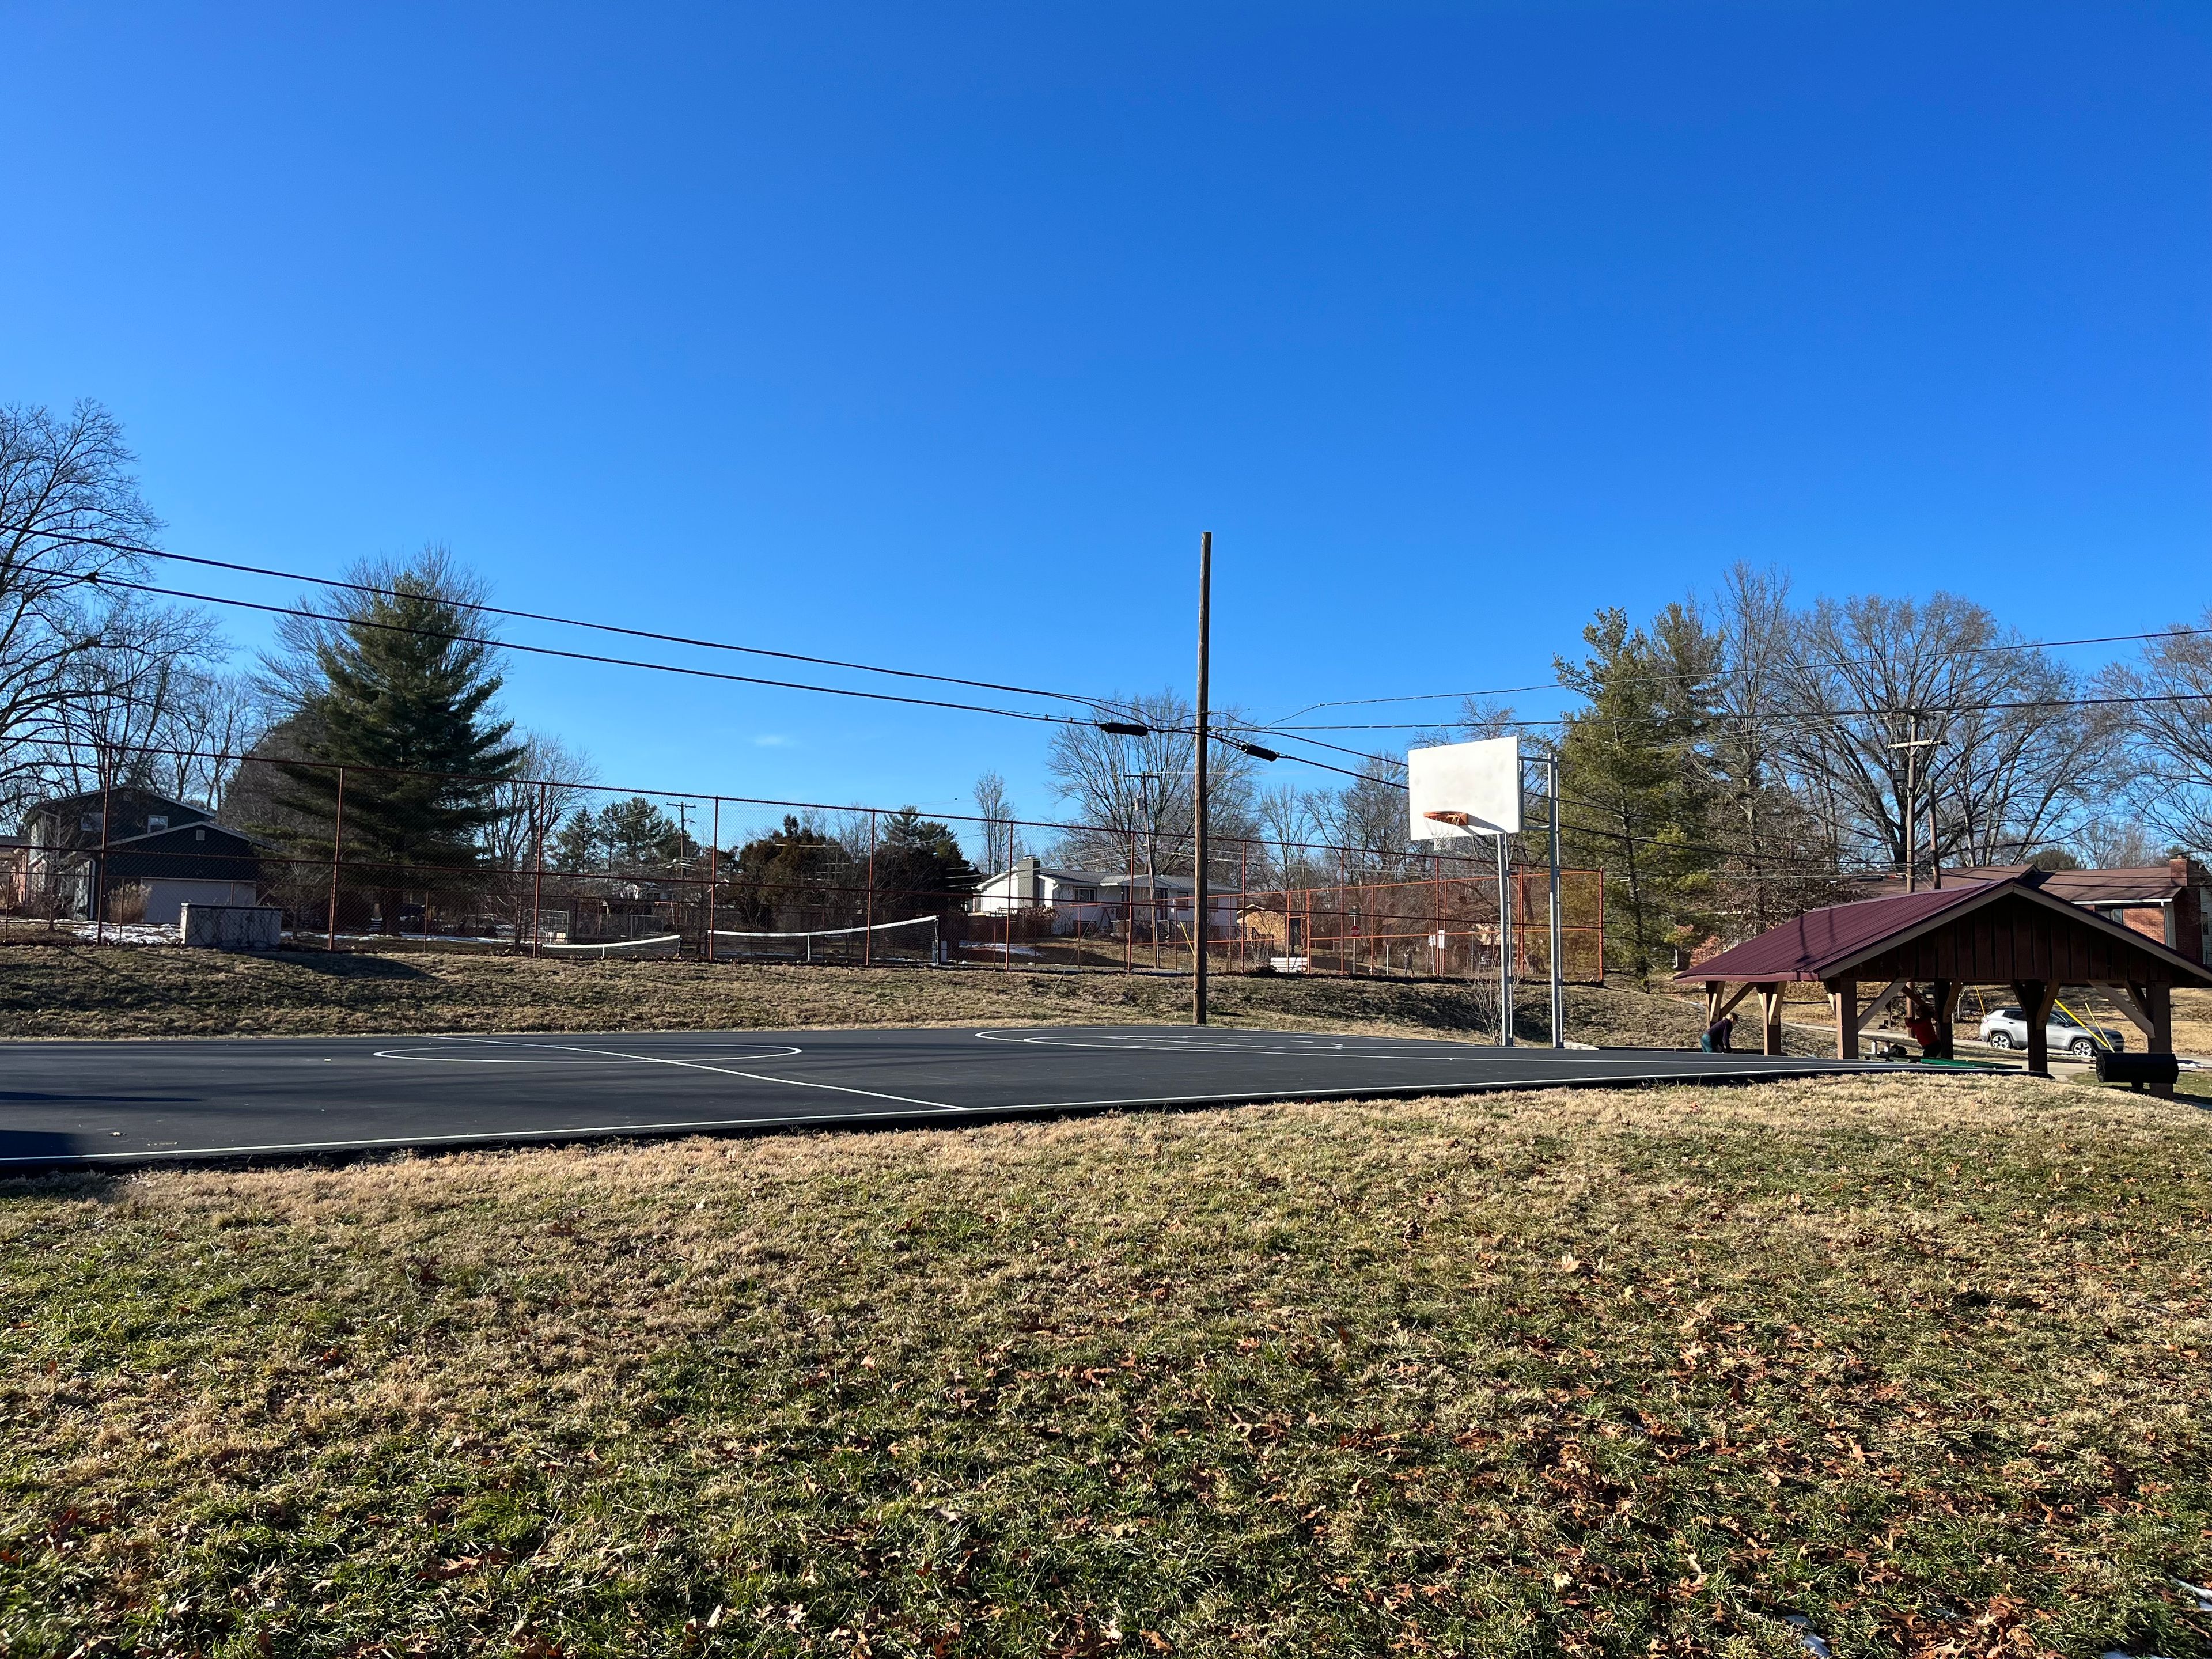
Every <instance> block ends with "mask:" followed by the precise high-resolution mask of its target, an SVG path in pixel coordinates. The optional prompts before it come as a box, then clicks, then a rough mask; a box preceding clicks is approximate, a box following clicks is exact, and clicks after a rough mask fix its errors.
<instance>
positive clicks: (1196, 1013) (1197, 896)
mask: <svg viewBox="0 0 2212 1659" xmlns="http://www.w3.org/2000/svg"><path fill="white" fill-rule="evenodd" d="M1212 606H1213V532H1212V531H1211V530H1208V531H1204V532H1200V536H1199V538H1198V739H1197V742H1198V793H1197V800H1196V805H1197V835H1196V836H1195V837H1194V839H1195V841H1196V842H1197V848H1196V857H1195V859H1194V863H1193V867H1192V871H1191V934H1192V939H1193V948H1194V950H1195V951H1196V952H1197V963H1196V968H1197V971H1196V973H1195V974H1194V975H1192V978H1191V986H1190V1021H1191V1024H1194V1025H1203V1024H1206V922H1207V921H1209V920H1210V919H1211V918H1210V910H1211V906H1210V904H1209V903H1208V901H1207V896H1206V669H1207V647H1208V643H1209V641H1208V638H1207V635H1208V634H1209V633H1210V632H1211V630H1212V623H1213V618H1212Z"/></svg>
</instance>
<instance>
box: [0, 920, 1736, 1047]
mask: <svg viewBox="0 0 2212 1659" xmlns="http://www.w3.org/2000/svg"><path fill="white" fill-rule="evenodd" d="M1189 995H1190V987H1189V984H1188V981H1184V980H1179V979H1174V978H1164V977H1158V976H1152V975H1134V976H1132V975H1121V974H1111V973H1106V974H1033V973H1024V972H1021V971H1018V970H1017V971H1015V972H1012V973H997V972H992V971H989V970H982V969H969V970H961V971H953V972H942V971H939V972H933V971H931V970H928V969H872V970H862V969H851V968H774V967H744V968H730V967H719V968H708V967H704V966H702V965H700V964H698V963H673V962H611V963H594V962H574V961H568V962H562V961H532V960H531V959H530V958H529V957H489V956H467V955H459V954H453V955H435V954H429V953H422V954H412V955H407V956H369V955H349V954H339V955H335V956H326V955H324V954H322V953H320V952H313V951H308V952H299V953H292V952H286V953H283V954H278V955H272V956H267V957H247V956H231V955H218V954H217V953H216V952H213V951H173V950H160V949H138V950H124V949H114V948H110V949H106V950H101V949H98V948H96V947H92V946H85V945H11V946H8V947H6V948H0V1030H5V1031H6V1032H8V1033H9V1035H12V1036H213V1035H227V1034H230V1033H252V1034H271V1035H273V1034H282V1033H300V1034H306V1033H322V1032H331V1031H364V1032H385V1031H470V1030H476V1031H483V1030H508V1031H513V1030H535V1031H580V1030H671V1029H692V1030H704V1029H725V1028H727V1029H744V1028H751V1029H763V1028H801V1027H820V1026H832V1025H886V1024H967V1023H969V1022H971V1021H991V1020H999V1021H1010V1022H1012V1021H1024V1020H1042V1021H1066V1022H1071V1023H1073V1022H1085V1021H1088V1022H1097V1021H1109V1022H1112V1021H1128V1022H1139V1021H1145V1020H1154V1019H1170V1020H1171V1019H1177V1018H1182V1017H1183V1016H1184V1013H1185V1011H1186V1010H1187V1009H1188V998H1189ZM1568 1000H1569V1012H1568V1021H1569V1030H1570V1034H1571V1035H1572V1036H1575V1037H1576V1038H1577V1039H1578V1040H1580V1041H1583V1042H1602V1043H1638V1042H1651V1043H1660V1044H1663V1045H1666V1046H1670V1047H1677V1048H1679V1047H1682V1046H1684V1045H1686V1044H1687V1043H1690V1042H1694V1041H1695V1039H1696V1036H1697V1031H1698V1027H1699V1024H1700V1021H1699V1016H1698V1013H1697V1011H1696V1009H1695V1007H1694V1006H1692V1004H1690V1003H1687V1002H1686V1001H1683V1000H1680V999H1679V998H1674V997H1660V996H1646V995H1644V994H1641V993H1638V992H1630V991H1584V990H1580V989H1577V990H1573V991H1571V992H1570V993H1569V999H1568ZM1486 1006H1487V1003H1486V1001H1485V1000H1483V999H1481V998H1480V997H1478V996H1476V995H1474V994H1470V993H1469V992H1468V991H1467V990H1465V989H1463V988H1461V987H1455V986H1451V985H1437V984H1417V983H1413V982H1409V981H1388V980H1324V979H1316V980H1301V979H1297V978H1265V977H1262V978H1249V977H1242V978H1235V979H1223V980H1221V981H1218V988H1217V991H1216V994H1215V997H1214V1009H1215V1012H1217V1013H1218V1015H1219V1017H1220V1018H1221V1019H1222V1020H1223V1022H1224V1023H1225V1024H1240V1023H1241V1024H1259V1025H1277V1026H1291V1025H1303V1026H1318V1025H1326V1026H1328V1027H1330V1028H1331V1029H1338V1030H1362V1029H1364V1030H1425V1031H1432V1032H1434V1031H1445V1032H1449V1031H1458V1030H1470V1029H1480V1030H1488V1029H1490V1028H1489V1027H1488V1026H1487V1025H1486V1024H1481V1023H1480V1022H1483V1021H1486V1020H1487V1019H1488V1018H1490V1016H1488V1015H1487V1014H1486V1013H1485V1012H1483V1010H1484V1008H1485V1007H1486ZM1518 1012H1519V1015H1520V1018H1518V1019H1517V1021H1516V1027H1517V1028H1518V1029H1519V1030H1522V1031H1523V1032H1525V1033H1526V1034H1528V1035H1529V1036H1542V1035H1547V1032H1546V1030H1545V1025H1544V1021H1545V1018H1546V1010H1545V1007H1544V1003H1543V999H1542V998H1541V995H1539V996H1535V997H1533V998H1529V999H1528V1000H1527V1002H1526V1004H1525V1006H1522V1008H1521V1009H1520V1010H1519V1011H1518Z"/></svg>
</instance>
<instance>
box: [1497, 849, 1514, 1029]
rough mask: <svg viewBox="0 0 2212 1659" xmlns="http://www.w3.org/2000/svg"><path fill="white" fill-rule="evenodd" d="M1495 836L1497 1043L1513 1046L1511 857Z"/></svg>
mask: <svg viewBox="0 0 2212 1659" xmlns="http://www.w3.org/2000/svg"><path fill="white" fill-rule="evenodd" d="M1507 846H1508V842H1507V841H1506V837H1505V833H1504V831H1503V830H1500V831H1499V832H1498V1046H1499V1047H1500V1048H1511V1047H1512V1046H1513V855H1512V854H1511V853H1510V852H1508V851H1507V850H1506V849H1507Z"/></svg>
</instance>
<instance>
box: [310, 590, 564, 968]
mask: <svg viewBox="0 0 2212 1659" xmlns="http://www.w3.org/2000/svg"><path fill="white" fill-rule="evenodd" d="M352 579H353V580H355V581H356V582H358V583H359V584H360V585H361V587H362V588H366V589H368V590H372V591H368V592H362V591H354V592H349V593H348V595H347V598H346V599H345V601H344V610H343V620H342V621H340V622H337V623H325V624H323V625H321V626H320V627H318V628H311V629H295V630H292V631H291V633H290V634H289V637H288V639H287V643H288V644H289V646H290V647H291V656H290V658H289V660H281V661H278V662H276V663H272V665H271V668H272V671H273V672H274V673H275V675H276V678H278V679H279V681H280V683H282V684H286V685H287V686H288V687H289V688H290V689H291V690H292V692H293V695H294V696H295V699H296V701H297V704H298V709H297V712H298V715H299V716H300V719H299V721H298V730H299V731H300V732H301V735H302V738H303V739H304V740H303V741H302V742H301V744H300V751H299V757H298V758H297V759H296V760H285V761H280V762H279V763H277V770H278V771H279V773H280V774H281V775H283V780H284V783H283V787H282V788H281V790H280V792H279V793H278V796H277V804H278V805H281V806H283V807H286V808H289V809H290V811H294V812H295V813H299V814H301V815H303V816H305V817H307V819H309V820H311V821H313V822H314V823H318V824H319V825H329V824H331V823H332V821H333V819H334V818H335V817H337V788H338V779H337V773H336V771H335V770H334V769H333V767H334V766H343V767H344V768H346V774H345V805H344V815H345V816H344V848H345V863H346V864H347V865H348V866H351V867H352V868H354V869H356V870H366V871H367V872H368V874H367V876H366V878H365V879H364V880H363V881H362V883H361V884H362V885H363V886H366V887H367V888H368V890H370V891H372V892H374V894H376V895H377V896H378V899H379V901H380V910H381V912H382V917H383V924H382V925H383V927H384V929H385V931H386V932H387V933H389V932H393V931H396V930H397V928H398V922H399V911H400V906H401V904H402V903H403V902H404V899H405V896H406V894H407V893H408V892H409V891H410V890H414V891H418V892H421V893H422V895H423V900H424V903H425V906H426V907H427V906H428V904H429V902H431V901H432V899H433V898H434V897H436V896H441V895H443V896H448V897H449V898H458V897H464V896H467V895H470V894H472V893H473V892H474V891H475V890H477V887H478V886H479V884H480V878H481V872H482V866H483V848H482V847H481V845H480V842H479V832H481V831H482V830H483V829H484V827H485V826H486V825H487V824H489V823H490V822H491V820H492V819H493V817H495V815H496V812H497V807H496V805H495V802H494V800H493V794H494V791H495V788H496V787H497V785H498V783H499V781H500V780H501V779H502V778H506V777H509V776H512V775H513V774H514V771H515V769H516V767H517V765H518V764H519V763H520V760H521V757H522V747H521V745H520V744H515V743H511V742H509V741H508V739H509V737H510V734H511V733H512V732H513V726H512V723H511V722H509V721H507V720H500V719H498V718H497V717H496V711H495V708H494V707H493V699H494V698H495V696H497V695H498V693H499V689H500V685H501V677H500V675H499V674H498V673H497V672H496V671H495V665H494V659H493V654H492V647H489V645H486V644H484V643H483V642H482V641H481V638H480V637H477V638H463V637H460V636H462V635H478V636H480V635H481V631H482V630H481V627H480V626H479V625H478V624H477V623H476V620H475V616H474V613H472V612H471V611H468V610H467V609H466V608H465V605H466V602H467V601H468V600H469V599H471V598H473V597H474V594H475V592H476V591H477V590H476V588H475V586H474V584H473V583H471V581H470V580H469V579H468V578H467V577H466V576H465V575H464V574H462V573H461V572H459V570H457V569H456V568H454V566H453V563H452V562H451V560H450V559H449V558H448V557H447V556H446V555H445V553H444V552H443V551H441V550H436V549H432V550H427V551H425V552H424V553H423V554H422V556H419V557H418V558H416V560H414V561H413V562H410V563H409V564H407V565H405V566H404V567H399V568H392V567H388V566H376V567H370V568H365V569H362V570H357V571H356V572H354V573H353V576H352ZM311 763H319V764H311ZM316 833H317V837H318V838H319V839H320V840H321V843H322V845H324V846H327V845H328V844H329V842H328V838H327V832H326V831H323V830H320V829H319V830H318V831H317V832H316Z"/></svg>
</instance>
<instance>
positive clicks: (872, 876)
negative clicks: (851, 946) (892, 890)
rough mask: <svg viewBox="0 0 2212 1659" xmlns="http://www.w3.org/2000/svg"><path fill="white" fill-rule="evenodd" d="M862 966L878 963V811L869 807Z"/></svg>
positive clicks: (862, 910) (861, 918)
mask: <svg viewBox="0 0 2212 1659" xmlns="http://www.w3.org/2000/svg"><path fill="white" fill-rule="evenodd" d="M860 923H861V927H860V966H861V967H863V968H872V967H874V966H875V965H876V813H875V809H874V808H873V807H870V808H869V809H868V888H867V896H866V898H865V899H864V900H863V901H862V902H861V907H860Z"/></svg>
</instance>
